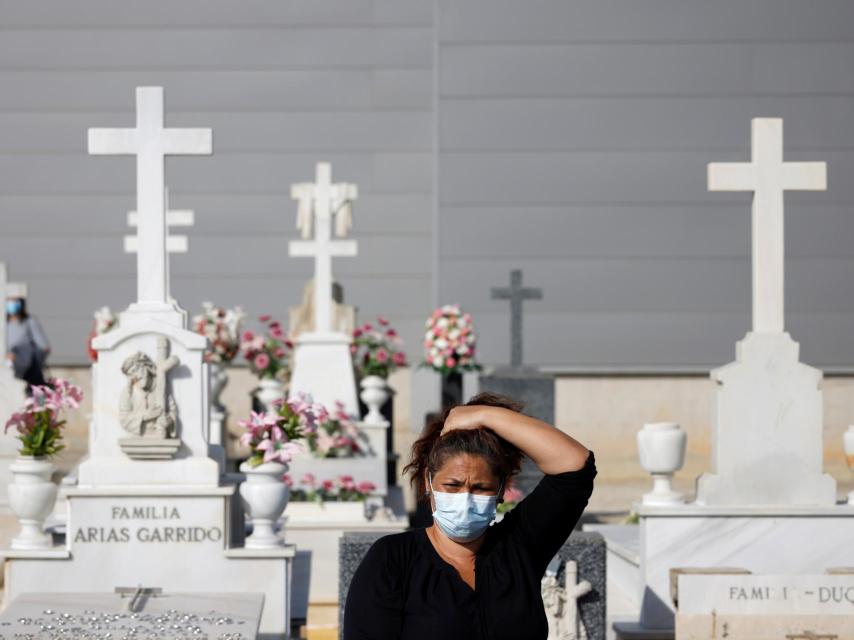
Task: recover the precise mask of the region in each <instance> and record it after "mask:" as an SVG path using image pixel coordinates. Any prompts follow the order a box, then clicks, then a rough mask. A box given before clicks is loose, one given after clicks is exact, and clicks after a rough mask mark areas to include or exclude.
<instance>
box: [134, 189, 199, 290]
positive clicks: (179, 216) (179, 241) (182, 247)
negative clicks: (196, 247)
mask: <svg viewBox="0 0 854 640" xmlns="http://www.w3.org/2000/svg"><path fill="white" fill-rule="evenodd" d="M163 200H164V203H165V207H166V295H167V297H168V296H169V295H170V293H169V289H170V287H171V282H172V278H171V268H170V260H169V254H170V253H187V252H188V251H189V250H190V241H189V238H187V236H184V235H172V234H171V233H169V230H170V229H171V228H172V227H192V226H193V224H194V223H195V221H196V217H195V213H194V212H193V211H192V209H170V208H169V188H168V187H167V188H166V189H164V193H163ZM128 226H129V227H133V228H135V229H136V228H138V227H139V215H138V214H137V212H136V211H128ZM124 249H125V253H137V252H138V251H139V236H138V235H136V234H134V235H127V236H125V238H124Z"/></svg>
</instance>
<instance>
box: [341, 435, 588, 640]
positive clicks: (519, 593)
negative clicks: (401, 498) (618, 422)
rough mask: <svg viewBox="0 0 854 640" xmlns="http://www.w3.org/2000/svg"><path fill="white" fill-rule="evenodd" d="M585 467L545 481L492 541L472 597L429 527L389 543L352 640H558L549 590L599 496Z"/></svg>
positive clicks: (381, 551)
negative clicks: (551, 570) (561, 556)
mask: <svg viewBox="0 0 854 640" xmlns="http://www.w3.org/2000/svg"><path fill="white" fill-rule="evenodd" d="M595 476H596V463H595V460H594V457H593V452H592V451H591V452H590V454H589V455H588V457H587V461H586V463H585V465H584V467H583V468H582V469H579V470H578V471H568V472H566V473H559V474H555V475H547V476H545V477H544V478H543V479H542V480H541V481H540V483H539V484H538V485H537V486H536V488H535V489H534V490H533V491H532V492H531V493H530V495H528V497H526V498H525V499H524V500H522V502H520V503H519V505H518V506H517V507H516V508H515V509H513V510H512V511H511V512H509V513H508V514H507V515H506V516H505V517H504V519H503V520H502V521H501V522H499V523H497V524H494V525H493V526H491V527H490V528H489V530H488V531H487V533H486V539H485V540H484V543H483V546H482V547H481V548H480V550H479V551H478V553H477V557H476V559H475V588H474V589H471V587H469V586H468V585H467V584H466V583H465V582H464V581H463V579H462V578H461V577H460V575H459V574H458V573H457V571H456V569H454V568H453V567H452V566H451V565H449V564H448V563H446V562H445V561H444V560H443V559H442V558H441V557H440V556H439V554H438V553H437V552H436V550H435V549H434V548H433V545H432V543H431V542H430V540H429V538H428V537H427V534H426V531H425V529H411V530H409V531H405V532H403V533H399V534H395V535H390V536H386V537H384V538H380V539H379V540H377V542H376V543H374V545H373V546H372V547H371V548H370V550H369V551H368V553H367V554H366V556H365V558H364V560H362V564H361V565H359V568H358V569H357V570H356V574H355V575H354V576H353V582H352V583H351V584H350V591H349V593H348V595H347V602H346V605H345V611H344V640H392V639H394V640H422V639H424V640H428V639H429V640H475V639H477V640H487V639H489V640H503V639H504V638H507V639H508V640H509V639H511V638H512V640H520V639H521V638H524V639H528V638H530V639H531V640H536V639H545V638H546V637H547V636H548V624H547V622H546V614H545V609H544V608H543V600H542V596H541V591H540V582H541V580H542V577H543V574H544V573H545V570H546V566H547V565H548V563H549V562H550V561H551V559H552V558H553V557H554V556H555V554H556V553H557V552H558V550H559V549H560V547H561V545H563V543H564V542H565V541H566V539H567V538H568V537H569V534H570V533H571V532H572V530H573V528H574V527H575V524H576V523H577V522H578V519H579V518H580V517H581V513H582V512H583V511H584V508H585V507H586V506H587V501H588V500H589V498H590V495H591V494H592V492H593V478H594V477H595Z"/></svg>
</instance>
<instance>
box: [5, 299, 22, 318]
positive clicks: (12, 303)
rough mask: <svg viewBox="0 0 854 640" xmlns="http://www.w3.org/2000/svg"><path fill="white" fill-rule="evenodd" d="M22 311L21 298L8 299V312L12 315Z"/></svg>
mask: <svg viewBox="0 0 854 640" xmlns="http://www.w3.org/2000/svg"><path fill="white" fill-rule="evenodd" d="M20 311H21V301H20V300H6V313H8V314H9V315H10V316H14V315H15V314H16V313H19V312H20Z"/></svg>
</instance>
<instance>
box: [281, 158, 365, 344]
mask: <svg viewBox="0 0 854 640" xmlns="http://www.w3.org/2000/svg"><path fill="white" fill-rule="evenodd" d="M357 197H358V190H357V188H356V185H354V184H349V183H346V182H339V183H338V184H332V166H331V165H330V164H329V163H328V162H318V163H317V170H316V178H315V182H313V183H311V182H301V183H297V184H293V185H291V198H293V199H294V200H297V201H298V203H299V204H298V215H297V226H298V227H299V229H300V231H301V232H302V236H303V237H304V238H306V237H311V229H312V227H313V228H314V239H313V240H291V242H290V243H289V244H288V252H289V253H290V255H292V256H295V257H313V258H314V330H315V331H316V332H320V333H325V332H329V331H330V330H331V327H332V305H331V299H332V258H333V257H343V256H355V255H356V253H357V246H356V241H355V240H332V218H333V216H334V217H335V218H336V223H337V224H336V231H337V235H338V236H344V235H346V233H347V231H348V230H349V218H350V207H351V205H352V202H353V200H355V199H356V198H357ZM312 214H313V215H312ZM339 216H341V218H339ZM312 222H313V223H314V224H313V225H312Z"/></svg>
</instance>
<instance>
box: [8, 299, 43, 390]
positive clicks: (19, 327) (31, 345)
mask: <svg viewBox="0 0 854 640" xmlns="http://www.w3.org/2000/svg"><path fill="white" fill-rule="evenodd" d="M49 353H50V343H49V342H48V339H47V335H45V332H44V329H42V326H41V324H40V323H39V321H38V319H37V318H36V317H35V316H32V315H30V314H29V313H28V312H27V292H26V289H24V288H23V287H22V288H21V290H20V291H10V292H9V294H8V297H7V298H6V358H7V360H8V361H9V363H10V364H11V366H12V369H13V370H14V372H15V377H16V378H19V379H21V380H23V381H24V382H26V383H27V395H30V393H31V391H30V387H32V386H33V385H44V384H46V380H45V376H44V368H45V364H46V362H47V356H48V354H49Z"/></svg>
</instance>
